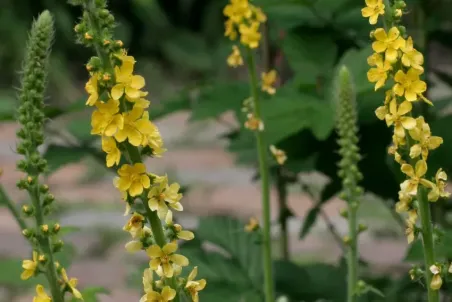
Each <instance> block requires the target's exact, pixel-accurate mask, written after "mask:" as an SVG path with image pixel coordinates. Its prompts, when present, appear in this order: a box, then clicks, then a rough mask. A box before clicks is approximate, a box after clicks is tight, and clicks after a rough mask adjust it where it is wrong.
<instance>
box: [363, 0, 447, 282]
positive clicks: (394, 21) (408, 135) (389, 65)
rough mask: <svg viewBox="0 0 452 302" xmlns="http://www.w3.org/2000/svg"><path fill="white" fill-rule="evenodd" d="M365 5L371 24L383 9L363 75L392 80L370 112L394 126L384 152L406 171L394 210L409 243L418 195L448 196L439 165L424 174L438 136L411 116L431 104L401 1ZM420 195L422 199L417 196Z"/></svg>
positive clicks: (380, 83)
mask: <svg viewBox="0 0 452 302" xmlns="http://www.w3.org/2000/svg"><path fill="white" fill-rule="evenodd" d="M366 4H367V7H365V8H363V9H362V15H363V16H364V17H369V22H370V23H371V24H376V23H377V21H378V18H379V16H380V15H384V14H385V9H386V15H385V17H386V19H385V24H386V26H387V29H386V30H385V29H384V28H377V29H376V30H374V31H373V32H372V33H371V38H372V39H373V40H374V42H373V43H372V49H373V50H374V53H373V54H372V55H371V56H370V57H369V58H368V60H367V62H368V63H369V65H370V66H371V68H370V70H369V71H368V73H367V77H368V80H369V81H370V82H372V83H375V90H378V89H380V88H382V87H384V86H387V83H386V82H387V81H389V80H392V81H391V84H390V85H391V87H390V89H388V90H387V91H386V97H385V100H384V104H383V105H382V106H380V107H378V108H377V109H376V111H375V114H376V116H377V117H378V118H379V119H380V120H384V121H385V122H386V124H387V126H388V127H391V126H392V127H393V129H394V134H393V137H392V145H391V146H390V147H389V150H388V152H389V153H390V154H392V155H393V156H394V159H395V161H396V162H398V163H399V164H400V165H401V171H402V172H403V173H404V174H405V175H406V176H407V179H406V180H405V181H404V182H402V184H401V185H400V191H399V201H398V203H397V204H396V210H397V211H398V212H408V219H407V220H406V224H407V229H406V234H407V238H408V242H409V243H411V242H412V241H413V240H414V239H415V238H416V237H417V235H418V233H419V230H420V229H419V228H418V227H417V225H416V221H417V219H418V211H419V203H420V202H423V200H422V199H428V201H431V202H436V201H437V200H438V199H439V198H445V197H449V195H450V193H448V192H446V191H445V186H446V181H447V175H446V173H445V172H444V171H443V170H442V169H439V170H438V171H437V172H436V176H435V178H434V179H432V180H429V179H427V178H426V174H427V168H428V166H427V159H428V156H429V152H430V151H432V150H435V149H436V148H438V147H439V146H440V145H441V144H442V143H443V139H442V138H441V137H438V136H433V135H432V133H431V131H430V126H429V124H428V123H427V122H426V121H425V119H424V117H422V116H419V117H413V114H412V109H413V103H415V102H420V101H421V102H425V103H427V104H429V105H433V104H432V103H431V102H430V101H429V100H428V99H427V98H426V97H425V96H424V94H425V92H426V90H427V84H426V83H425V82H424V81H422V80H421V75H422V74H423V73H424V68H423V67H422V65H423V63H424V57H423V55H422V53H421V52H419V51H418V50H416V49H415V48H414V45H413V39H412V38H411V37H409V36H406V34H405V28H404V27H403V26H401V25H399V23H400V18H401V17H402V15H403V9H404V8H405V6H406V4H405V2H404V1H400V0H399V1H395V2H394V4H393V5H391V7H385V5H384V4H383V1H382V0H366ZM424 192H425V193H424ZM427 192H428V193H427ZM424 194H425V195H426V198H423V196H424ZM415 201H417V202H415ZM424 201H425V202H427V201H426V200H424ZM423 227H424V226H423ZM432 274H433V275H434V278H432V281H431V284H430V286H431V287H432V288H433V287H435V289H438V288H439V287H438V286H436V285H438V284H439V283H440V282H439V280H438V278H440V275H439V272H437V273H433V272H432Z"/></svg>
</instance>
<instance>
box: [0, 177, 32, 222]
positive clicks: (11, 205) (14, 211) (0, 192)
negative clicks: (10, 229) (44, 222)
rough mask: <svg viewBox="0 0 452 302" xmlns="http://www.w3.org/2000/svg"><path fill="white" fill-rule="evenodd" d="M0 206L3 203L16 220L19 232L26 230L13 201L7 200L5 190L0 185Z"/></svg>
mask: <svg viewBox="0 0 452 302" xmlns="http://www.w3.org/2000/svg"><path fill="white" fill-rule="evenodd" d="M0 200H1V201H0V204H1V203H4V204H6V207H7V208H8V210H9V211H10V212H11V214H12V215H13V217H14V219H15V220H16V222H17V224H18V225H19V227H20V229H21V230H24V229H26V228H27V223H26V222H25V220H23V218H22V217H21V216H20V213H19V211H18V210H17V208H16V206H15V205H14V203H13V201H12V200H11V199H10V198H9V196H8V194H7V193H6V192H5V188H3V186H2V185H0Z"/></svg>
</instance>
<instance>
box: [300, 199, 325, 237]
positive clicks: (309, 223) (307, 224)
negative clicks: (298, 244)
mask: <svg viewBox="0 0 452 302" xmlns="http://www.w3.org/2000/svg"><path fill="white" fill-rule="evenodd" d="M320 210H321V209H320V208H319V207H313V208H311V209H310V210H309V212H308V214H306V217H305V219H304V221H303V226H302V227H301V231H300V239H303V238H304V237H306V235H307V234H308V233H309V231H310V230H311V229H312V227H313V226H314V224H315V222H316V221H317V217H318V216H319V214H320Z"/></svg>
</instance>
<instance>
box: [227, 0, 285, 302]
mask: <svg viewBox="0 0 452 302" xmlns="http://www.w3.org/2000/svg"><path fill="white" fill-rule="evenodd" d="M223 14H224V15H225V17H226V22H225V33H224V34H225V36H226V37H228V38H229V39H230V40H232V41H235V40H237V39H238V40H239V42H240V43H238V44H234V45H233V46H232V53H231V54H230V56H229V57H228V58H227V64H228V65H229V66H231V67H238V66H241V65H244V62H246V65H247V67H248V74H249V84H250V94H251V95H250V98H248V99H246V100H245V101H244V103H243V108H242V109H243V111H244V112H245V113H246V121H245V124H244V126H245V128H247V129H249V130H251V131H253V132H254V133H255V137H256V147H257V154H258V159H259V174H260V179H261V194H262V211H263V213H262V214H263V215H262V217H263V228H262V232H263V236H262V248H263V259H264V260H263V261H264V263H263V265H264V288H265V301H267V302H270V301H274V289H273V287H274V285H273V276H272V250H271V234H270V181H269V173H268V162H267V148H268V147H267V145H266V143H265V141H264V128H265V126H264V122H263V120H262V114H261V110H260V92H259V82H258V81H259V80H258V77H257V71H256V60H255V50H256V49H257V48H258V47H259V44H260V41H261V38H262V37H261V33H260V26H261V24H262V23H264V22H266V21H267V17H266V15H265V14H264V13H263V12H262V10H261V9H260V8H259V7H256V6H254V5H252V4H250V3H249V2H248V0H231V1H230V3H229V4H228V5H226V7H225V8H224V10H223ZM241 51H243V52H244V53H245V60H244V59H243V57H242V55H241ZM276 79H277V73H276V71H275V70H271V71H268V72H263V73H262V74H261V85H260V86H261V90H262V91H263V92H265V93H268V94H270V95H273V94H275V92H276V89H275V87H274V85H275V82H276ZM271 152H272V154H273V155H274V156H275V158H276V160H277V161H278V163H280V164H283V163H284V161H285V160H286V155H285V153H284V152H283V151H282V150H278V149H276V147H274V146H273V147H271Z"/></svg>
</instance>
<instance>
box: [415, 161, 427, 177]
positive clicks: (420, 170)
mask: <svg viewBox="0 0 452 302" xmlns="http://www.w3.org/2000/svg"><path fill="white" fill-rule="evenodd" d="M415 170H416V176H417V177H422V176H424V175H425V173H427V163H426V162H425V160H419V161H418V162H417V163H416V167H415Z"/></svg>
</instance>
